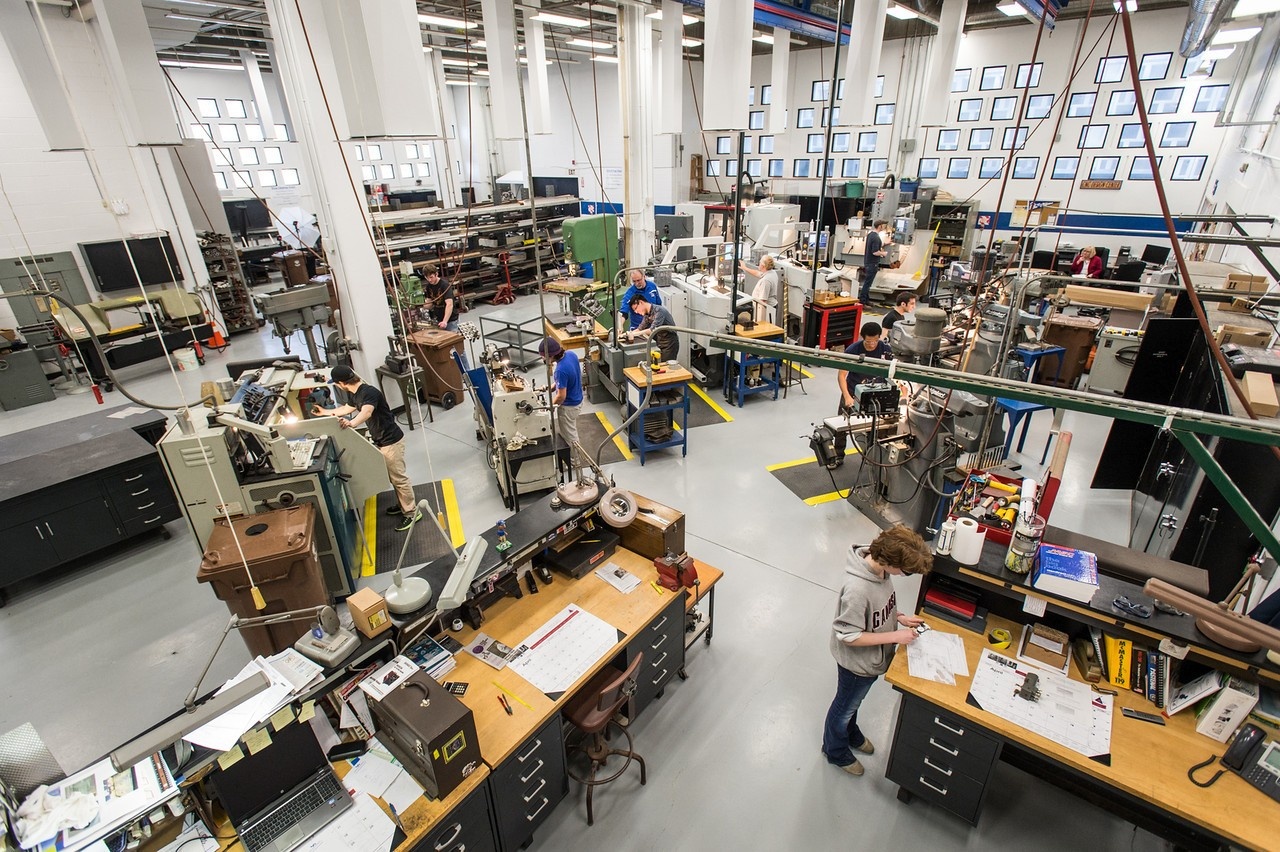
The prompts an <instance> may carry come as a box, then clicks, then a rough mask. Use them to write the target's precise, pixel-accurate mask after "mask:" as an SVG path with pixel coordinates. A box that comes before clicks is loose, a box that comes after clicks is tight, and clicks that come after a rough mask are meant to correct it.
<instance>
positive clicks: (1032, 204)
mask: <svg viewBox="0 0 1280 852" xmlns="http://www.w3.org/2000/svg"><path fill="white" fill-rule="evenodd" d="M1061 204H1062V202H1061V201H1025V200H1021V201H1016V202H1014V205H1013V212H1012V213H1011V214H1010V215H1009V225H1010V227H1014V228H1023V227H1026V228H1038V227H1040V226H1053V225H1057V224H1058V210H1059V207H1060V206H1061Z"/></svg>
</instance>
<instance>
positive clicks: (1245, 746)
mask: <svg viewBox="0 0 1280 852" xmlns="http://www.w3.org/2000/svg"><path fill="white" fill-rule="evenodd" d="M1210 763H1213V758H1212V757H1210V758H1209V759H1208V760H1206V761H1204V762H1203V763H1197V764H1196V765H1195V766H1193V767H1191V769H1189V770H1187V777H1188V778H1190V779H1191V783H1193V784H1195V785H1196V786H1197V787H1208V786H1210V785H1211V784H1213V783H1214V782H1215V781H1217V780H1218V779H1219V778H1220V777H1222V773H1223V770H1221V769H1219V770H1218V771H1217V773H1215V774H1214V776H1213V777H1212V778H1210V779H1209V780H1208V781H1197V780H1196V778H1195V772H1196V770H1198V769H1203V768H1204V767H1206V766H1208V765H1209V764H1210ZM1222 765H1223V766H1225V767H1226V768H1227V769H1230V770H1231V771H1232V772H1234V773H1236V774H1237V775H1239V776H1240V777H1241V778H1243V779H1244V780H1246V781H1248V782H1249V783H1250V784H1252V785H1253V786H1255V787H1257V788H1258V789H1259V790H1261V791H1262V792H1264V793H1266V794H1267V795H1268V796H1270V797H1271V798H1273V799H1275V800H1276V801H1278V802H1280V743H1277V742H1275V741H1274V740H1268V739H1267V736H1266V734H1265V733H1264V732H1263V730H1262V728H1259V727H1258V726H1257V725H1252V724H1247V725H1244V726H1243V727H1241V728H1240V730H1239V731H1238V732H1236V737H1235V740H1233V741H1232V743H1231V747H1230V748H1228V749H1227V753H1226V754H1224V755H1223V756H1222Z"/></svg>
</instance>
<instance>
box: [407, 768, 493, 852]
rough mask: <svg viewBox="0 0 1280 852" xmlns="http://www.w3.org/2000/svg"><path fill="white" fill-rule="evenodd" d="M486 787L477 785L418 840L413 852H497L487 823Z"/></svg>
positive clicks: (485, 784) (489, 821)
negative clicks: (429, 831) (428, 832)
mask: <svg viewBox="0 0 1280 852" xmlns="http://www.w3.org/2000/svg"><path fill="white" fill-rule="evenodd" d="M490 812H491V811H490V807H489V784H488V783H487V782H486V783H484V784H481V785H480V786H479V787H477V788H476V789H475V790H473V791H472V792H471V795H469V796H467V797H466V798H465V799H463V800H462V804H460V805H458V806H457V807H456V808H454V809H453V810H451V811H449V813H448V815H447V816H445V817H444V818H443V819H441V820H440V822H439V823H438V824H437V825H436V827H435V828H433V829H432V830H431V833H430V834H428V835H427V836H426V837H424V838H422V839H421V840H419V841H418V842H417V843H416V844H415V845H414V847H413V852H464V850H465V852H498V842H497V839H496V838H495V837H494V835H493V822H492V820H490V818H489V816H490Z"/></svg>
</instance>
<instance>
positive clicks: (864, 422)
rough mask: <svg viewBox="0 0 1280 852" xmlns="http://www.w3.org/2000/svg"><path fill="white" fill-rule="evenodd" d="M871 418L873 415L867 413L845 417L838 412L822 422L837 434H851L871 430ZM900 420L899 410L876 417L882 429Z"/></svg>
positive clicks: (879, 427)
mask: <svg viewBox="0 0 1280 852" xmlns="http://www.w3.org/2000/svg"><path fill="white" fill-rule="evenodd" d="M871 420H872V418H871V416H870V415H866V414H854V415H851V416H849V417H845V416H844V415H843V414H837V415H836V416H835V417H827V418H825V419H824V420H823V421H822V422H823V424H824V425H825V426H826V427H827V428H828V429H830V430H831V431H832V432H835V433H836V434H837V435H840V434H844V435H849V434H852V433H854V432H870V431H871ZM898 420H899V414H898V412H897V411H892V412H890V413H888V414H882V415H880V416H879V417H878V418H876V428H877V429H880V430H888V428H889V427H890V426H892V425H893V424H895V423H897V422H898Z"/></svg>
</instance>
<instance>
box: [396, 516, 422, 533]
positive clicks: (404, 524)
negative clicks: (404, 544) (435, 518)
mask: <svg viewBox="0 0 1280 852" xmlns="http://www.w3.org/2000/svg"><path fill="white" fill-rule="evenodd" d="M420 520H422V513H421V512H414V513H413V514H412V515H405V516H404V520H403V521H401V522H400V526H398V527H396V532H404V531H405V530H407V529H409V528H410V527H412V526H413V524H414V521H420Z"/></svg>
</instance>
